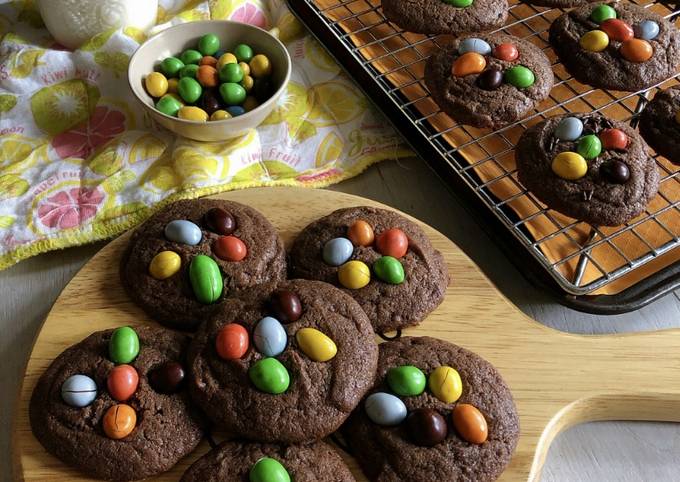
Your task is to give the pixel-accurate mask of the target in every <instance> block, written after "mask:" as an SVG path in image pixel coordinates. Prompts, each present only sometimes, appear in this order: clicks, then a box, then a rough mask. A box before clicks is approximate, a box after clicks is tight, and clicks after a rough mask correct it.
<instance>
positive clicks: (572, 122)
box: [555, 117, 583, 141]
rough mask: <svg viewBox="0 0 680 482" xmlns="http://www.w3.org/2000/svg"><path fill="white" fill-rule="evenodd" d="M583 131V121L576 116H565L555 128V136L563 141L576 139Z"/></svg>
mask: <svg viewBox="0 0 680 482" xmlns="http://www.w3.org/2000/svg"><path fill="white" fill-rule="evenodd" d="M582 133H583V122H581V119H578V118H576V117H565V118H564V119H562V120H561V121H560V122H559V124H557V127H556V128H555V137H557V138H558V139H559V140H561V141H575V140H576V139H578V138H579V137H581V134H582Z"/></svg>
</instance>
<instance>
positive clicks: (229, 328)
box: [215, 323, 250, 360]
mask: <svg viewBox="0 0 680 482" xmlns="http://www.w3.org/2000/svg"><path fill="white" fill-rule="evenodd" d="M249 345H250V342H249V341H248V330H246V329H245V328H244V327H243V325H239V324H238V323H229V324H227V325H224V326H223V327H222V328H221V329H220V331H219V332H218V333H217V338H215V350H217V354H218V355H219V356H220V358H222V359H223V360H238V359H239V358H241V357H243V355H245V354H246V352H247V351H248V346H249Z"/></svg>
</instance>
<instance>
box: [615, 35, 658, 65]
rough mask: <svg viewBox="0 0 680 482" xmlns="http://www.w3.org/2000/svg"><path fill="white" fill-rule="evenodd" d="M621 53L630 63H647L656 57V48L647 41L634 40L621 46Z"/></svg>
mask: <svg viewBox="0 0 680 482" xmlns="http://www.w3.org/2000/svg"><path fill="white" fill-rule="evenodd" d="M619 52H620V53H621V55H622V56H623V58H624V59H626V60H628V61H629V62H636V63H639V62H646V61H648V60H649V59H651V58H652V55H654V47H652V44H650V43H649V42H647V41H646V40H642V39H639V38H633V39H630V40H628V41H626V42H623V44H621V48H620V49H619Z"/></svg>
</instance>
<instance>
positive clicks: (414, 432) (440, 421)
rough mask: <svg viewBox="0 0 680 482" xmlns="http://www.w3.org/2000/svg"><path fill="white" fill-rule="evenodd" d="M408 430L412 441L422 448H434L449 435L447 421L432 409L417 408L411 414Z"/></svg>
mask: <svg viewBox="0 0 680 482" xmlns="http://www.w3.org/2000/svg"><path fill="white" fill-rule="evenodd" d="M406 428H407V429H408V432H409V435H410V436H411V440H413V442H414V443H415V444H416V445H420V446H421V447H434V446H435V445H437V444H438V443H440V442H443V441H444V439H446V436H447V435H448V434H449V427H448V426H447V425H446V419H445V418H444V417H443V416H442V415H441V414H440V413H439V412H437V411H436V410H433V409H431V408H417V409H415V410H413V411H412V412H411V413H409V414H408V417H406Z"/></svg>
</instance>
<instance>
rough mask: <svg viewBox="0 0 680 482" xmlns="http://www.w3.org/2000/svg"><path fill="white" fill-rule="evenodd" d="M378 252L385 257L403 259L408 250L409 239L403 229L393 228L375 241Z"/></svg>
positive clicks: (381, 234)
mask: <svg viewBox="0 0 680 482" xmlns="http://www.w3.org/2000/svg"><path fill="white" fill-rule="evenodd" d="M375 245H376V247H377V248H378V251H379V252H380V254H382V255H383V256H392V257H394V258H397V259H398V258H401V257H402V256H404V255H405V254H406V251H407V250H408V238H407V237H406V234H404V232H403V231H402V230H401V229H398V228H392V229H388V230H387V231H383V232H382V233H380V235H379V236H378V237H377V239H376V240H375Z"/></svg>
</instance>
